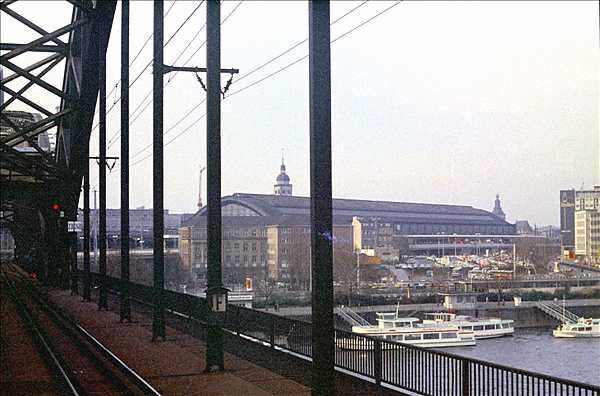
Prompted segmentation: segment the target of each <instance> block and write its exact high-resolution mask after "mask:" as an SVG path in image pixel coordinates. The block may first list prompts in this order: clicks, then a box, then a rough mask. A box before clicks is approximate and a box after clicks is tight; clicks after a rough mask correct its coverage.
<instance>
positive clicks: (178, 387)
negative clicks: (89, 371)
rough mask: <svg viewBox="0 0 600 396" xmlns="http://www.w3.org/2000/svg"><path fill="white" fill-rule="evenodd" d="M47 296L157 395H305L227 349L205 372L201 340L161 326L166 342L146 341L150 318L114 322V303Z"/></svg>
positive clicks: (58, 293)
mask: <svg viewBox="0 0 600 396" xmlns="http://www.w3.org/2000/svg"><path fill="white" fill-rule="evenodd" d="M49 297H50V298H51V299H52V300H53V301H54V302H55V303H56V304H57V305H59V306H60V307H61V308H62V309H63V310H65V311H66V312H68V313H69V314H70V315H71V316H72V317H73V319H74V320H75V321H77V323H79V324H80V325H81V326H82V327H83V328H85V329H86V330H87V331H88V332H89V333H90V334H92V335H93V336H94V337H95V338H96V339H98V341H100V342H101V343H102V344H104V345H105V346H106V347H107V348H109V349H110V350H111V351H112V352H113V353H114V354H115V355H117V356H118V357H119V358H120V359H121V360H122V361H123V362H125V363H126V364H127V365H128V366H129V367H131V368H132V369H133V370H134V371H135V372H137V373H138V374H139V375H140V376H141V377H143V378H144V379H145V380H146V381H147V382H148V383H150V384H151V385H152V386H153V387H154V388H155V389H156V390H157V391H159V392H160V393H161V394H164V395H173V396H179V395H200V396H201V395H211V396H218V395H223V396H225V395H226V396H233V395H244V396H268V395H309V394H310V388H308V387H306V386H303V385H301V384H299V383H297V382H294V381H291V380H289V379H286V378H284V377H281V376H279V375H277V374H275V373H272V372H271V371H268V370H266V369H263V368H262V367H259V366H257V365H255V364H253V363H250V362H248V361H245V360H243V359H240V358H238V357H236V356H234V355H232V354H230V353H227V352H225V353H224V361H225V371H223V372H221V371H215V372H210V373H205V372H204V369H205V367H206V361H205V356H206V344H205V343H204V342H202V341H200V340H198V339H195V338H193V337H191V336H189V335H187V334H183V333H181V332H179V331H177V330H175V329H172V328H169V327H167V331H166V335H167V337H166V341H156V342H151V338H152V321H151V319H150V318H147V317H144V316H141V315H136V314H135V313H133V312H132V322H131V323H128V322H124V323H120V322H119V313H118V307H111V306H110V305H109V308H110V309H109V310H108V311H105V310H102V311H98V305H97V303H95V302H82V298H81V296H75V295H71V293H70V292H69V291H65V290H52V291H50V292H49Z"/></svg>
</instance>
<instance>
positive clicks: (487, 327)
mask: <svg viewBox="0 0 600 396" xmlns="http://www.w3.org/2000/svg"><path fill="white" fill-rule="evenodd" d="M495 328H496V325H493V324H490V325H485V329H486V330H494V329H495Z"/></svg>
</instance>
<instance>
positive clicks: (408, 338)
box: [404, 334, 421, 341]
mask: <svg viewBox="0 0 600 396" xmlns="http://www.w3.org/2000/svg"><path fill="white" fill-rule="evenodd" d="M420 339H421V334H405V335H404V341H416V340H420Z"/></svg>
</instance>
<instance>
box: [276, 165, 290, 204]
mask: <svg viewBox="0 0 600 396" xmlns="http://www.w3.org/2000/svg"><path fill="white" fill-rule="evenodd" d="M275 195H284V196H288V197H291V196H292V185H291V184H290V177H289V176H288V175H286V174H285V164H284V163H283V158H282V159H281V171H280V172H279V175H278V176H277V179H275Z"/></svg>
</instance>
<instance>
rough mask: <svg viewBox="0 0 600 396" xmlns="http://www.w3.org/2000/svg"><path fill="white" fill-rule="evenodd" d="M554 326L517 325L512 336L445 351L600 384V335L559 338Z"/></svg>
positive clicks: (480, 341) (481, 341)
mask: <svg viewBox="0 0 600 396" xmlns="http://www.w3.org/2000/svg"><path fill="white" fill-rule="evenodd" d="M552 330H553V329H551V328H527V329H515V332H514V334H513V335H512V336H510V337H502V338H494V339H489V340H477V345H476V346H474V347H457V348H444V349H443V351H444V352H449V353H454V354H457V355H461V356H466V357H471V358H474V359H479V360H484V361H487V362H491V363H497V364H502V365H504V366H509V367H514V368H518V369H522V370H528V371H533V372H536V373H542V374H546V375H551V376H553V377H559V378H563V379H568V380H572V381H579V382H583V383H586V384H592V385H600V338H579V339H568V338H555V337H554V336H553V335H552Z"/></svg>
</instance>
